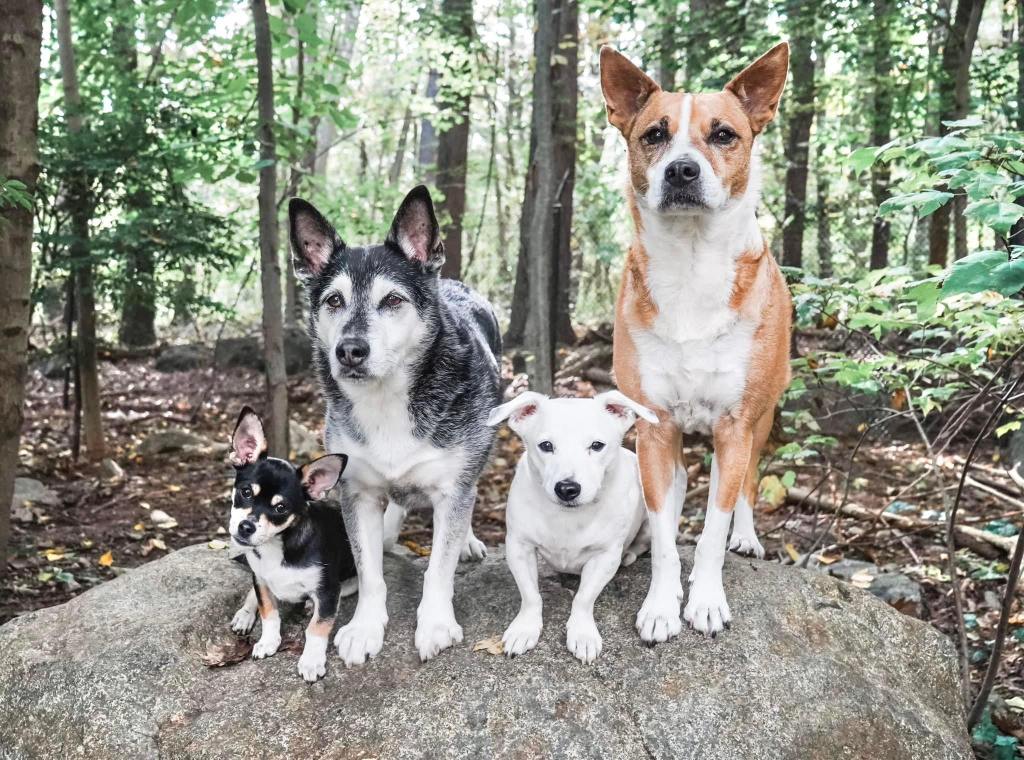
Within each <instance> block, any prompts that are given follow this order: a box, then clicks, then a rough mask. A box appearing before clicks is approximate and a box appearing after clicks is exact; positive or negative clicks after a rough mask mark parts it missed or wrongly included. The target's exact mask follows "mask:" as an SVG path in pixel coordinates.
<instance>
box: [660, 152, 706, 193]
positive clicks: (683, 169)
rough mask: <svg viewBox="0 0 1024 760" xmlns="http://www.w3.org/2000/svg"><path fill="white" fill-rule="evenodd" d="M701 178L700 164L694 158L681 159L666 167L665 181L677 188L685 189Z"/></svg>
mask: <svg viewBox="0 0 1024 760" xmlns="http://www.w3.org/2000/svg"><path fill="white" fill-rule="evenodd" d="M699 176H700V164H698V163H697V162H696V161H694V160H693V159H692V158H680V159H679V160H677V161H673V162H672V163H670V164H669V165H668V166H666V167H665V181H666V182H667V183H668V184H670V185H671V186H672V187H675V188H683V187H686V186H687V185H689V184H691V183H692V182H693V181H694V180H696V179H697V178H698V177H699Z"/></svg>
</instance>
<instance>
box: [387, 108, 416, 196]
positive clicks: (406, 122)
mask: <svg viewBox="0 0 1024 760" xmlns="http://www.w3.org/2000/svg"><path fill="white" fill-rule="evenodd" d="M410 129H412V106H411V105H409V106H406V108H405V116H403V117H402V131H401V132H400V133H399V135H398V147H396V148H395V159H394V161H392V162H391V168H390V169H388V186H389V187H392V188H394V187H398V180H400V179H401V178H402V167H403V166H404V164H405V151H406V150H408V148H409V130H410Z"/></svg>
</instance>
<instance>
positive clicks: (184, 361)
mask: <svg viewBox="0 0 1024 760" xmlns="http://www.w3.org/2000/svg"><path fill="white" fill-rule="evenodd" d="M212 358H213V357H212V356H211V355H210V350H209V349H208V348H206V347H205V346H201V345H198V344H195V343H183V344H179V345H175V346H168V347H167V348H165V349H164V350H162V351H161V352H160V353H159V354H157V357H156V361H155V362H154V363H153V367H154V368H155V369H156V370H157V371H158V372H184V371H186V370H190V369H201V368H202V367H209V366H210V363H211V361H212Z"/></svg>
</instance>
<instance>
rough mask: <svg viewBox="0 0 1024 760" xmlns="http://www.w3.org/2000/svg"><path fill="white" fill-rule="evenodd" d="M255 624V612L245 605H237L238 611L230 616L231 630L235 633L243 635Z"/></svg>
mask: <svg viewBox="0 0 1024 760" xmlns="http://www.w3.org/2000/svg"><path fill="white" fill-rule="evenodd" d="M254 625H256V613H255V612H253V611H252V610H250V609H247V608H246V607H239V608H238V612H236V613H235V616H234V617H233V618H231V630H232V631H234V632H235V633H241V634H242V635H245V634H247V633H249V631H251V630H252V627H253V626H254Z"/></svg>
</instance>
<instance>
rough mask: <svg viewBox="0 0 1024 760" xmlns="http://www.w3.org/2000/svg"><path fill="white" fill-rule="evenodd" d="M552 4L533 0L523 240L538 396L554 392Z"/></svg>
mask: <svg viewBox="0 0 1024 760" xmlns="http://www.w3.org/2000/svg"><path fill="white" fill-rule="evenodd" d="M553 5H554V3H552V0H536V3H535V8H536V13H537V26H536V30H535V32H534V46H533V49H534V57H535V59H536V64H535V67H534V74H533V123H534V130H535V133H536V140H535V141H531V142H534V152H533V156H532V158H531V161H530V170H529V174H530V178H528V180H527V187H529V186H530V184H531V182H530V179H532V180H533V183H532V184H533V186H534V187H535V188H536V194H535V200H534V208H533V213H532V214H531V218H530V223H529V228H528V230H527V236H526V254H527V265H528V269H529V280H530V285H529V294H530V295H529V303H530V310H529V314H528V316H527V320H526V328H527V335H528V336H529V340H530V348H531V352H532V354H533V362H532V367H531V372H530V387H531V388H532V389H533V390H535V391H538V392H539V393H546V394H550V393H551V392H552V391H553V390H554V376H555V373H554V342H553V341H552V329H551V327H552V317H553V314H552V309H551V300H552V299H551V289H552V286H553V282H552V280H553V277H552V275H553V272H552V269H553V267H552V259H553V258H554V256H553V254H554V243H555V235H554V230H553V228H552V227H553V225H552V217H551V209H552V205H553V204H554V202H555V195H554V194H555V187H554V185H555V183H556V182H557V181H558V179H556V178H555V176H554V165H555V134H554V124H553V117H554V83H553V81H552V71H551V66H552V57H553V54H554V49H555V44H556V42H557V39H558V36H557V23H552V22H557V19H555V17H554V7H553Z"/></svg>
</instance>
